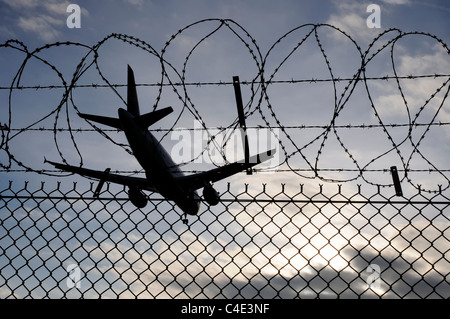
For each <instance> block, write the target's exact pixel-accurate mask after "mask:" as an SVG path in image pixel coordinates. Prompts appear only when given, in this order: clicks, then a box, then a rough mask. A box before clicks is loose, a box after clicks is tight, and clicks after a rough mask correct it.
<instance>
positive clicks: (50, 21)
mask: <svg viewBox="0 0 450 319" xmlns="http://www.w3.org/2000/svg"><path fill="white" fill-rule="evenodd" d="M2 2H3V3H5V4H7V5H8V6H9V8H10V9H12V13H11V14H12V15H13V16H12V18H13V20H14V21H15V23H16V26H17V27H18V28H19V29H20V30H22V31H24V32H25V33H28V34H35V35H36V36H37V37H38V38H39V39H41V40H44V41H46V42H50V41H55V40H56V39H57V38H58V37H59V36H61V34H62V32H61V30H63V29H64V28H65V23H66V19H67V16H68V13H67V6H68V5H69V4H70V2H69V1H67V0H66V1H63V2H61V1H57V0H50V1H47V2H45V3H44V4H42V3H40V2H38V1H34V0H18V1H11V0H2ZM81 11H82V14H83V15H88V14H89V12H88V11H87V10H86V9H85V8H82V9H81ZM3 28H4V26H0V31H1V30H2V29H3ZM8 29H9V30H10V29H11V26H8ZM10 32H13V31H10ZM2 33H4V32H2Z"/></svg>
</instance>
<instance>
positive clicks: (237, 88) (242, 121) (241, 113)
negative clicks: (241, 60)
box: [233, 76, 253, 175]
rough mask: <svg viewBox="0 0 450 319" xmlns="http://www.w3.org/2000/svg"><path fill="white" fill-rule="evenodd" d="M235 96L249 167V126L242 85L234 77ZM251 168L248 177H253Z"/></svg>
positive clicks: (246, 161) (246, 164) (248, 170)
mask: <svg viewBox="0 0 450 319" xmlns="http://www.w3.org/2000/svg"><path fill="white" fill-rule="evenodd" d="M233 87H234V96H235V97H236V106H237V112H238V118H239V125H240V127H241V135H242V144H243V145H244V156H245V166H248V163H249V158H250V150H249V145H248V137H247V126H246V124H245V115H244V104H243V103H242V93H241V83H240V81H239V76H233ZM252 173H253V171H252V169H251V168H247V175H252Z"/></svg>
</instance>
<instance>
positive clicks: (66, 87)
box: [0, 19, 450, 191]
mask: <svg viewBox="0 0 450 319" xmlns="http://www.w3.org/2000/svg"><path fill="white" fill-rule="evenodd" d="M211 25H212V28H211V31H208V32H207V33H206V35H204V36H202V37H200V39H199V40H198V41H196V42H195V41H194V43H193V44H192V48H191V49H190V50H189V52H188V53H187V55H186V56H185V58H184V62H183V63H182V68H181V70H179V69H177V68H176V67H175V66H174V64H173V62H171V61H170V60H169V59H167V58H166V56H167V51H168V49H169V48H171V46H172V44H173V43H174V41H176V40H177V39H178V38H179V37H180V36H182V35H183V34H184V33H185V32H187V31H188V30H190V29H192V28H194V27H195V26H201V27H204V28H205V29H207V28H208V27H211ZM224 29H225V30H228V31H230V32H231V34H232V35H233V36H234V37H235V38H236V39H238V41H239V42H240V43H242V44H243V45H244V46H245V48H246V49H247V51H248V54H249V56H250V57H251V60H252V61H253V62H254V64H255V66H256V69H257V72H256V73H255V74H254V75H252V76H251V78H247V79H245V80H243V81H241V84H242V85H246V86H247V87H248V88H249V89H250V98H249V100H248V102H247V104H246V105H245V116H246V117H247V118H250V117H251V116H256V115H258V116H259V117H260V120H261V121H262V124H260V125H259V126H258V127H261V128H267V129H269V130H271V131H273V130H274V129H280V131H281V136H280V141H279V144H280V147H281V150H282V153H283V154H282V155H283V156H284V160H283V161H282V162H280V163H279V166H280V167H281V166H282V165H286V167H287V169H286V168H282V170H284V171H286V170H289V169H290V170H291V171H292V172H293V173H294V174H296V175H298V176H300V177H302V178H305V179H318V180H320V181H325V182H338V183H342V182H349V181H356V180H357V179H362V180H363V181H364V182H366V183H368V184H372V185H378V186H383V187H384V186H391V184H380V183H378V182H374V181H372V180H370V179H369V178H367V177H366V175H367V174H366V172H371V171H374V169H372V168H371V167H370V166H371V165H372V164H373V163H375V162H377V161H378V160H380V159H381V158H382V157H383V156H386V155H388V154H397V156H398V159H399V160H400V162H401V166H402V167H400V169H399V171H401V172H403V173H404V174H403V176H401V179H402V181H407V182H408V183H409V184H411V185H413V186H414V187H416V188H417V187H420V186H418V185H417V184H416V183H414V181H413V180H412V179H411V177H410V175H409V174H408V173H409V172H413V171H423V169H418V170H417V169H415V168H412V167H411V161H412V158H413V156H418V157H419V158H421V159H423V161H424V162H426V163H427V165H428V166H429V168H428V170H425V171H429V172H435V173H437V174H439V176H440V177H441V178H442V179H443V180H444V181H445V184H446V185H445V186H444V188H445V189H446V188H448V187H450V179H449V177H448V176H447V175H446V174H445V172H446V171H447V170H446V169H445V168H439V167H438V166H437V165H435V164H434V163H432V162H431V161H430V160H428V159H427V156H426V155H425V154H424V153H423V152H422V151H421V150H420V146H421V144H423V142H424V139H425V137H426V136H427V134H428V132H429V130H430V128H433V127H443V126H445V125H447V124H448V123H447V122H446V121H444V122H442V121H437V120H436V119H437V116H438V114H439V113H442V110H443V108H444V105H445V103H446V101H447V96H448V92H449V89H450V85H449V82H450V72H447V71H445V70H443V71H444V72H442V73H434V74H409V75H398V72H397V68H396V64H395V58H394V55H395V50H394V48H395V47H396V45H397V42H398V41H399V40H400V39H405V38H408V37H424V38H426V39H429V40H432V41H435V42H436V43H437V44H438V45H440V46H441V47H442V48H444V50H445V51H446V52H447V54H449V52H450V51H449V48H448V46H447V44H446V43H444V41H443V40H441V39H439V38H438V37H436V36H435V35H432V34H430V33H425V32H403V31H401V30H399V29H395V28H391V29H387V30H385V31H383V32H381V33H380V34H379V35H378V36H377V37H375V38H374V39H373V40H372V42H370V43H369V45H368V47H367V49H366V50H365V51H364V50H363V49H362V48H361V47H360V46H359V45H358V43H357V42H356V41H355V39H354V38H353V37H352V36H350V35H349V34H348V33H346V32H345V31H343V30H342V29H340V28H338V27H336V26H333V25H329V24H304V25H301V26H299V27H297V28H294V29H292V30H290V31H289V32H287V33H286V34H284V35H283V36H281V37H280V38H278V39H277V40H276V41H275V42H274V44H273V45H272V46H271V47H270V48H269V49H268V51H267V52H266V53H265V54H264V53H263V52H262V51H261V49H260V48H259V46H258V44H257V41H256V39H255V38H254V37H253V36H252V35H251V34H250V33H249V32H248V31H247V30H246V29H245V28H243V27H242V26H241V25H240V24H239V23H237V22H235V21H233V20H229V19H205V20H200V21H197V22H194V23H192V24H190V25H187V26H186V27H184V28H181V29H180V30H178V31H177V32H175V33H174V34H173V35H172V36H170V38H169V39H168V40H167V41H166V42H165V44H164V45H163V48H162V49H161V50H157V49H155V48H154V47H153V46H152V45H150V44H149V43H147V42H146V41H143V40H142V39H139V38H136V37H133V36H130V35H126V34H119V33H112V34H110V35H108V36H107V37H105V38H104V39H102V40H101V41H99V42H98V43H96V44H95V45H91V46H90V45H86V44H82V43H76V42H56V43H52V44H46V45H45V46H42V47H40V48H37V49H34V50H30V49H29V48H28V47H27V46H26V45H25V44H24V43H23V42H21V41H18V40H8V41H6V42H5V43H4V44H2V45H0V48H4V49H13V50H15V51H17V52H18V53H23V54H24V55H25V58H24V60H23V62H22V64H21V66H20V67H19V69H18V70H17V73H16V74H15V76H14V78H13V80H12V81H11V85H10V86H9V87H8V86H1V87H0V90H8V91H9V102H8V103H9V105H8V113H9V118H8V121H7V122H5V123H1V136H2V138H1V144H0V146H1V147H0V150H2V151H4V152H5V153H6V155H7V160H6V161H2V162H0V165H1V168H2V169H3V171H11V172H18V171H20V170H22V171H24V172H35V173H39V174H44V175H58V174H55V173H54V172H52V171H51V170H45V169H38V168H36V167H33V166H32V165H30V164H27V163H24V161H21V160H20V159H19V158H17V156H16V155H15V154H13V152H12V151H11V150H10V147H9V144H10V143H11V141H12V140H13V139H14V138H15V137H17V136H18V135H20V134H22V133H24V132H27V131H44V130H48V131H52V132H53V140H54V144H55V147H56V149H57V151H58V153H59V156H60V157H61V160H62V161H63V162H64V163H68V161H67V158H66V155H65V154H64V152H63V151H62V149H61V147H60V145H59V142H58V137H57V136H58V134H59V133H61V132H68V133H69V136H70V139H71V144H72V146H73V149H74V150H75V151H76V154H77V156H78V159H79V165H80V166H82V165H83V155H82V154H81V152H80V150H79V147H78V142H77V140H76V134H75V133H82V132H86V131H92V130H94V131H97V132H98V133H99V134H101V135H102V136H104V137H105V138H106V139H107V140H108V141H110V142H112V143H114V144H115V145H117V146H119V147H121V148H123V149H124V150H125V151H127V152H128V153H130V150H129V148H128V147H127V146H126V145H124V144H121V143H119V142H117V141H115V139H114V138H113V137H112V136H110V135H109V134H108V132H111V131H110V130H105V129H102V128H99V127H97V126H96V125H94V124H92V123H89V125H90V126H91V128H88V129H86V128H73V127H72V121H71V118H70V111H71V110H74V111H76V112H79V109H78V107H77V105H76V103H75V101H74V99H73V94H74V89H77V88H94V89H101V88H108V89H111V90H112V92H113V93H114V94H115V95H116V96H117V97H118V98H119V99H120V100H121V101H122V102H123V103H124V104H126V101H125V100H124V99H123V97H122V96H121V95H120V94H119V92H118V90H117V89H118V88H120V87H123V86H125V84H119V83H111V82H110V80H108V79H107V77H106V76H105V75H104V73H103V71H102V69H101V67H100V64H99V59H100V58H101V56H102V52H103V51H102V50H103V47H104V46H105V44H107V43H110V42H111V41H113V40H117V41H120V42H123V43H125V44H126V45H129V46H132V47H135V48H138V49H140V50H142V52H144V53H145V54H148V55H149V56H152V57H154V58H156V59H157V60H158V61H159V64H160V70H161V75H160V80H159V81H158V82H155V83H140V84H137V85H138V86H152V87H156V88H157V89H158V93H157V95H156V97H155V103H154V105H153V109H156V108H157V107H158V106H159V103H160V100H161V98H162V95H163V92H165V90H166V89H172V91H173V92H174V94H175V95H176V96H177V98H178V100H179V103H180V106H179V108H178V109H177V111H178V112H179V115H178V118H177V119H176V120H175V121H174V122H173V124H172V125H171V127H169V128H164V129H161V130H160V131H159V132H164V134H163V137H161V140H162V139H163V138H164V137H165V136H167V135H168V134H169V133H170V132H172V131H174V130H176V129H177V127H176V126H177V123H178V121H179V120H180V118H181V116H182V114H183V113H185V112H186V113H187V114H189V113H190V114H192V116H193V117H194V118H195V119H196V120H197V121H199V123H201V125H202V129H203V130H205V132H206V134H208V136H209V141H208V143H207V145H206V146H205V147H204V149H203V150H202V152H201V153H200V154H198V156H197V157H195V158H192V159H191V160H190V161H187V162H184V163H181V164H180V165H187V164H189V163H192V162H195V160H196V159H198V158H200V157H201V156H204V155H205V154H208V152H209V151H210V150H211V149H213V148H214V149H216V150H217V151H218V152H219V153H220V154H221V156H222V157H223V159H224V160H225V162H227V161H228V160H227V158H226V154H225V153H224V151H223V146H225V145H226V143H227V141H225V142H224V144H223V145H218V143H217V141H216V140H215V139H214V136H213V134H212V133H210V128H209V127H208V125H207V123H206V122H205V121H204V119H203V118H202V114H201V111H200V110H199V109H198V107H197V105H195V104H194V102H193V101H192V99H191V97H190V95H189V92H188V88H189V87H192V86H195V87H206V86H221V85H226V86H229V85H232V82H230V81H227V80H225V79H224V80H223V81H213V82H208V81H200V82H191V81H187V80H186V77H187V68H188V66H189V63H190V61H191V58H192V56H193V55H194V54H195V52H196V50H197V49H198V48H199V47H200V46H201V45H202V44H203V43H205V42H206V41H207V40H208V39H210V38H211V37H212V36H214V35H215V34H217V33H218V32H219V31H220V30H224ZM322 30H327V31H328V30H332V31H334V32H337V33H338V34H339V35H340V36H342V37H343V38H344V39H347V40H348V41H349V43H351V44H352V45H353V46H354V48H355V49H356V52H357V54H358V55H359V59H360V66H359V68H358V69H357V70H356V72H355V74H354V75H353V76H351V77H342V78H341V77H338V76H336V75H335V71H334V69H333V67H332V64H331V62H330V57H329V53H328V52H327V49H326V48H325V46H324V45H323V43H322V42H323V39H322V36H321V35H320V34H319V32H320V31H322ZM299 31H305V33H304V36H303V37H302V38H301V39H300V41H298V42H297V44H296V45H294V47H293V48H292V50H291V51H290V52H288V54H286V55H285V56H284V58H282V59H281V62H280V63H279V64H278V65H277V66H276V67H274V69H273V71H272V72H270V71H269V70H268V67H267V65H268V61H269V60H270V58H271V56H272V55H273V54H274V53H273V52H274V50H275V49H276V48H277V47H278V45H280V43H282V42H283V41H285V40H286V39H287V38H288V37H290V36H292V35H294V34H296V32H299ZM380 39H387V40H386V41H385V42H384V43H383V45H381V46H379V47H377V45H378V42H379V41H380ZM306 41H312V42H313V43H315V45H316V47H317V48H318V50H319V54H320V56H321V57H322V58H323V61H324V64H325V66H326V69H327V71H328V75H329V77H327V78H311V79H301V78H300V79H294V78H291V79H277V78H276V77H277V74H278V73H279V71H280V69H281V68H282V67H283V66H284V65H285V64H286V63H287V62H288V61H289V60H291V59H293V58H294V53H296V52H297V51H298V50H300V48H302V47H303V46H304V45H305V43H306ZM57 47H77V48H82V49H84V50H86V54H85V55H84V56H82V57H81V59H80V61H79V63H78V64H77V67H76V69H75V71H74V72H73V75H72V78H71V79H70V80H66V79H65V78H64V76H63V74H62V72H61V71H60V70H58V68H56V67H55V66H54V64H52V61H50V60H48V59H45V58H43V57H41V53H44V52H45V51H46V50H49V49H50V48H57ZM383 52H388V53H389V54H390V63H391V66H392V72H393V74H391V75H390V74H387V75H385V76H375V77H374V76H368V75H367V74H366V69H367V68H368V67H369V66H370V65H371V63H372V61H373V60H375V58H376V57H377V56H379V55H380V54H381V53H383ZM31 60H37V61H40V62H42V63H43V64H44V65H45V66H46V67H48V68H49V70H50V71H51V72H53V73H55V74H56V76H57V78H58V79H59V80H60V81H61V83H60V84H53V85H39V84H37V85H28V86H27V85H25V86H24V85H21V78H22V76H23V74H24V72H25V71H26V67H27V63H29V62H30V61H31ZM90 68H94V69H95V70H96V72H97V73H98V75H99V76H100V78H101V80H102V81H103V83H91V84H83V83H80V82H81V81H82V79H83V75H84V74H85V72H86V71H88V70H89V69H90ZM417 79H442V81H443V82H442V83H441V84H440V85H439V86H438V87H437V88H436V89H435V91H434V92H433V93H432V94H431V95H430V96H429V98H428V99H426V100H425V102H424V103H423V104H422V105H421V106H420V107H419V109H418V111H417V112H416V113H415V114H412V112H411V111H410V106H409V105H408V101H407V99H406V97H405V94H404V92H403V87H402V84H401V81H414V80H417ZM371 81H375V82H378V81H393V82H394V83H395V84H396V86H397V89H398V92H399V93H400V96H401V100H402V103H403V104H404V107H405V110H406V112H407V114H408V122H407V123H385V121H383V119H382V117H381V116H380V114H379V110H378V109H377V107H376V103H374V101H373V98H372V94H371V90H370V89H369V85H368V83H369V82H371ZM315 83H331V84H332V87H333V91H334V105H333V108H332V109H333V110H332V113H331V114H330V115H331V116H330V121H329V123H326V124H323V125H308V124H307V123H304V124H301V125H285V124H283V123H282V121H281V120H280V115H279V112H278V111H276V110H275V109H276V106H275V107H274V105H273V102H272V101H271V97H270V93H269V91H270V90H269V88H270V87H272V86H274V85H300V84H315ZM338 84H345V88H344V89H343V91H341V92H339V93H340V94H339V93H338V91H339V90H338V89H337V85H338ZM360 84H362V85H363V87H364V89H365V91H366V93H367V98H368V101H369V104H370V108H371V109H372V111H373V114H374V116H375V119H376V121H377V123H376V124H365V123H363V124H359V125H358V124H353V123H350V124H349V125H340V124H338V123H337V119H338V118H339V116H340V114H341V113H342V111H343V110H344V109H345V107H346V106H347V104H348V101H349V99H350V98H351V96H352V95H353V93H354V91H355V89H356V88H357V86H358V85H360ZM23 90H58V92H59V91H62V94H61V99H60V102H59V103H58V104H57V105H56V107H55V108H54V109H53V110H52V111H51V112H49V113H48V114H47V115H45V116H44V117H42V118H38V119H36V120H34V121H33V122H32V123H31V124H29V125H27V126H24V127H20V128H17V127H14V125H12V118H13V116H14V115H13V114H14V105H13V102H12V97H13V94H14V93H15V92H19V91H23ZM439 93H442V94H443V97H442V100H441V101H440V103H439V105H438V107H437V109H436V110H435V113H434V116H433V117H432V118H431V119H430V120H429V121H426V122H421V121H420V115H421V114H422V113H423V112H424V110H425V109H426V108H427V107H428V109H431V107H430V106H429V105H430V102H431V101H435V100H436V99H437V98H436V96H437V95H438V94H439ZM52 117H53V118H54V125H53V127H52V128H50V127H42V126H41V127H38V126H39V125H40V123H42V122H43V121H44V120H46V119H50V118H52ZM63 118H65V123H64V125H65V126H66V127H64V128H61V124H62V122H63ZM237 127H238V121H237V118H236V121H234V122H233V123H231V124H229V125H228V126H226V127H222V128H221V129H220V130H225V129H230V130H234V129H237ZM395 127H397V128H398V127H407V128H408V133H407V135H406V136H405V137H404V138H403V139H402V140H400V141H398V140H395V138H394V137H393V136H392V133H391V131H390V130H389V128H395ZM417 127H424V128H425V130H424V131H423V133H422V134H421V136H420V137H419V138H418V139H416V140H414V139H413V137H412V132H413V130H414V129H415V128H417ZM361 128H363V129H375V128H376V129H381V131H382V134H383V135H384V136H385V137H386V139H387V140H388V143H390V145H391V147H390V149H388V150H386V151H384V152H382V153H380V154H376V155H375V156H374V157H373V158H371V159H370V160H368V161H365V162H360V161H358V159H357V158H356V157H355V154H354V151H352V150H351V149H350V148H349V147H348V146H347V143H346V142H344V140H343V139H342V138H341V135H340V133H339V131H341V130H352V129H361ZM298 129H304V130H312V129H320V131H319V133H318V134H317V135H316V136H315V137H313V138H311V139H310V140H309V141H307V142H305V143H302V144H299V142H297V141H296V140H295V138H294V136H293V132H296V131H297V130H298ZM331 136H333V137H334V138H336V140H337V143H338V145H339V147H340V148H341V150H342V152H344V153H345V154H346V156H347V157H348V159H349V160H350V162H351V163H352V166H353V167H352V168H349V169H347V168H340V169H336V170H335V171H347V172H358V174H355V175H353V177H350V178H341V179H336V178H333V177H331V178H330V177H329V176H325V175H323V174H321V172H325V171H331V170H330V169H329V168H322V167H320V165H319V162H320V161H321V159H322V158H323V156H324V155H323V154H324V150H325V146H326V143H327V140H329V138H330V137H331ZM314 143H318V144H319V147H318V149H317V151H316V155H315V156H308V155H307V154H306V153H307V151H310V149H311V146H312V145H313V144H314ZM407 143H410V144H411V145H410V146H411V147H412V151H411V152H410V153H409V154H404V151H403V152H402V146H404V145H406V144H407ZM291 148H292V150H291ZM296 158H300V159H301V160H302V161H303V162H304V163H305V164H306V167H304V168H298V167H296V162H295V159H296ZM70 161H71V162H72V163H73V161H74V159H73V158H72V159H70ZM13 163H14V164H15V165H17V166H18V167H20V168H21V169H17V168H13V167H12V164H13ZM375 171H376V169H375ZM303 172H308V173H312V174H303ZM58 176H60V175H58ZM422 190H423V191H432V190H428V189H422Z"/></svg>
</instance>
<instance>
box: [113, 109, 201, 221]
mask: <svg viewBox="0 0 450 319" xmlns="http://www.w3.org/2000/svg"><path fill="white" fill-rule="evenodd" d="M118 113H119V120H120V122H121V124H122V129H123V131H124V132H125V136H126V138H127V140H128V143H129V145H130V147H131V150H132V151H133V155H134V156H135V157H136V159H137V161H138V162H139V164H140V165H141V166H142V168H143V169H144V170H145V175H146V177H147V180H148V181H149V182H151V184H152V185H153V187H155V188H156V190H157V191H158V192H159V193H160V194H161V195H163V196H164V197H165V198H167V199H170V200H173V201H174V202H175V203H176V204H177V205H178V206H179V207H180V208H181V209H182V210H183V212H185V213H186V214H189V215H196V214H197V213H198V211H199V208H200V196H199V195H198V193H197V192H196V191H195V190H190V189H183V188H182V187H180V185H179V184H178V183H177V182H176V177H179V176H182V175H184V174H183V172H181V170H180V168H179V167H178V165H176V164H175V163H174V162H173V160H172V158H171V156H170V155H169V153H167V151H166V150H165V149H164V147H163V146H162V145H161V143H160V142H159V141H158V140H157V139H156V138H155V137H154V136H153V134H152V133H150V132H149V131H148V129H147V128H146V127H141V126H139V125H138V123H137V122H136V121H135V117H134V115H133V114H131V113H130V112H128V111H127V110H125V109H122V108H120V109H119V111H118Z"/></svg>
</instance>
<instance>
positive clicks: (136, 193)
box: [128, 187, 147, 208]
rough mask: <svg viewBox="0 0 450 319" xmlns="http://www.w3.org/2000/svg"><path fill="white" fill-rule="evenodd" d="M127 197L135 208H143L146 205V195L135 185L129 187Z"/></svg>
mask: <svg viewBox="0 0 450 319" xmlns="http://www.w3.org/2000/svg"><path fill="white" fill-rule="evenodd" d="M128 198H129V199H130V201H131V202H132V203H133V205H134V206H136V207H137V208H144V207H145V206H146V205H147V197H146V196H145V194H144V193H143V192H142V190H140V189H138V188H136V187H130V188H129V190H128Z"/></svg>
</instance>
